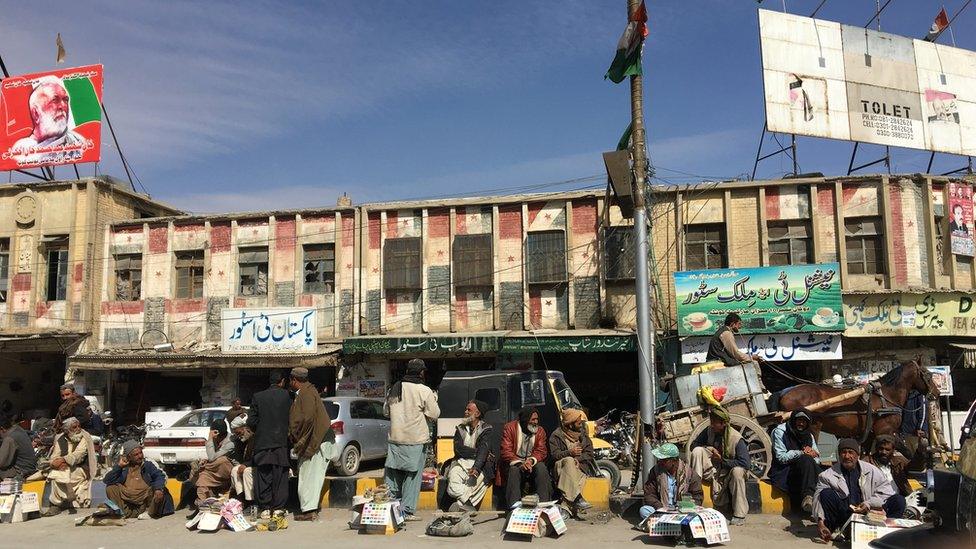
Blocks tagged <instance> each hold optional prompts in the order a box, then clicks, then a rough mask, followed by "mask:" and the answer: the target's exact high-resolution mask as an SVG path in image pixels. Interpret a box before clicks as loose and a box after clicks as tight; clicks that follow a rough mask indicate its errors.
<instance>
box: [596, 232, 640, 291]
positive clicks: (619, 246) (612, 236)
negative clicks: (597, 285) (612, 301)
mask: <svg viewBox="0 0 976 549" xmlns="http://www.w3.org/2000/svg"><path fill="white" fill-rule="evenodd" d="M603 242H604V245H603V277H604V278H605V279H607V280H631V279H633V278H634V274H635V273H636V272H637V270H636V269H635V268H634V259H635V257H634V228H633V227H630V226H626V225H621V226H617V227H607V228H606V229H604V231H603Z"/></svg>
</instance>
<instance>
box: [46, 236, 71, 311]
mask: <svg viewBox="0 0 976 549" xmlns="http://www.w3.org/2000/svg"><path fill="white" fill-rule="evenodd" d="M42 241H43V242H45V243H46V250H47V287H46V290H47V293H46V294H45V296H44V299H45V300H46V301H64V300H65V299H67V298H68V237H67V236H55V237H44V238H43V239H42Z"/></svg>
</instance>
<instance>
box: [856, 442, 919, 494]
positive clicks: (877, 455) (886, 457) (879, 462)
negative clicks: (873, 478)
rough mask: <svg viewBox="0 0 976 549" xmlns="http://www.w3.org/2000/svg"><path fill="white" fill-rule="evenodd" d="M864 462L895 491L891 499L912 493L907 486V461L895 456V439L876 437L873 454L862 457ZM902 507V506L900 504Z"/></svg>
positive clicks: (909, 486)
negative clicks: (878, 471)
mask: <svg viewBox="0 0 976 549" xmlns="http://www.w3.org/2000/svg"><path fill="white" fill-rule="evenodd" d="M864 461H866V462H867V463H870V464H871V465H874V466H875V467H877V468H878V469H880V470H881V473H882V474H884V476H885V478H886V479H888V481H889V482H891V485H892V487H894V489H895V495H893V496H891V497H892V498H902V499H903V500H904V499H905V496H907V495H909V494H911V493H912V487H911V485H910V484H908V460H907V459H905V458H904V457H902V456H900V455H897V454H895V437H893V436H891V435H878V436H877V437H875V439H874V453H872V454H870V455H867V456H864ZM902 505H904V504H902Z"/></svg>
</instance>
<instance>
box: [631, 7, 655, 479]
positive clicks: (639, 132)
mask: <svg viewBox="0 0 976 549" xmlns="http://www.w3.org/2000/svg"><path fill="white" fill-rule="evenodd" d="M640 5H641V0H627V15H628V18H630V16H632V15H633V14H634V13H636V12H637V10H638V9H639V8H640ZM641 63H643V59H641ZM630 116H631V121H632V123H633V130H632V132H631V141H630V143H631V145H630V146H631V149H630V150H631V155H632V157H633V159H634V188H633V192H632V196H633V197H634V244H635V245H634V248H635V249H636V253H637V257H636V261H635V263H634V266H635V270H636V271H637V272H636V276H635V283H636V285H637V288H636V291H637V380H638V383H639V384H640V420H641V425H642V432H643V435H644V436H643V444H641V471H640V475H641V486H643V485H644V477H645V476H646V473H645V472H646V471H648V470H649V468H650V467H651V466H652V465H653V459H654V456H653V455H651V443H650V438H651V437H653V436H654V434H655V432H656V429H655V427H654V406H655V404H656V395H657V375H656V371H655V367H654V327H653V325H652V324H653V323H652V317H651V295H650V288H651V286H650V279H649V272H650V269H649V266H648V257H649V255H650V254H649V251H650V250H649V248H648V241H647V233H648V228H649V227H648V223H647V205H646V204H645V201H644V188H645V186H646V185H647V147H646V142H647V138H646V133H645V131H644V81H643V77H642V76H641V75H632V76H631V77H630Z"/></svg>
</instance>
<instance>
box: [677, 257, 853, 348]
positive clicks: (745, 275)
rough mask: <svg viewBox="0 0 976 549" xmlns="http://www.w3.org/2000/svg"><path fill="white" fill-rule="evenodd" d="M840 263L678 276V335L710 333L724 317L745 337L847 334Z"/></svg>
mask: <svg viewBox="0 0 976 549" xmlns="http://www.w3.org/2000/svg"><path fill="white" fill-rule="evenodd" d="M839 273H840V265H839V264H837V263H822V264H814V265H784V266H781V267H754V268H746V269H713V270H708V271H684V272H679V273H674V290H675V301H676V302H677V316H678V335H682V336H687V335H709V334H712V333H714V332H715V330H717V329H718V328H719V327H720V326H721V325H722V322H723V321H724V320H725V315H727V314H729V313H738V314H739V316H741V317H742V333H745V334H769V333H796V332H842V331H844V316H843V315H844V309H843V301H842V298H841V288H840V276H839Z"/></svg>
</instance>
